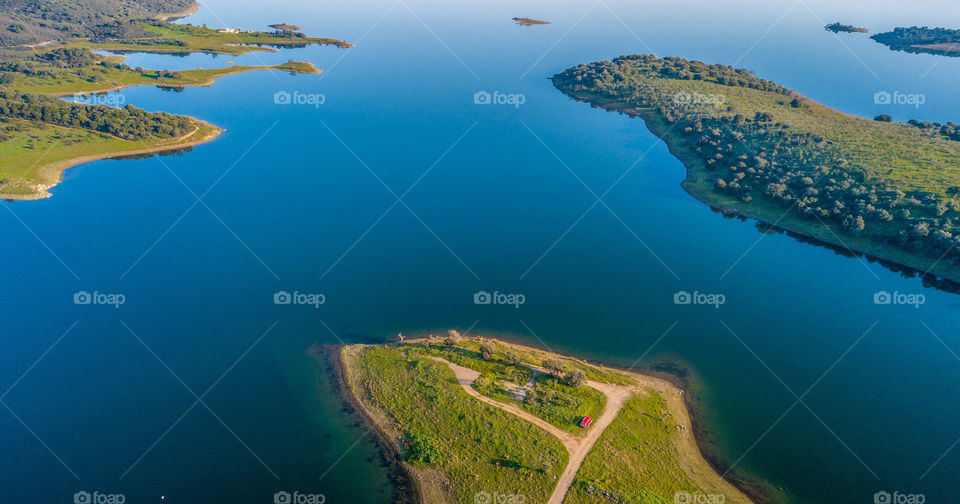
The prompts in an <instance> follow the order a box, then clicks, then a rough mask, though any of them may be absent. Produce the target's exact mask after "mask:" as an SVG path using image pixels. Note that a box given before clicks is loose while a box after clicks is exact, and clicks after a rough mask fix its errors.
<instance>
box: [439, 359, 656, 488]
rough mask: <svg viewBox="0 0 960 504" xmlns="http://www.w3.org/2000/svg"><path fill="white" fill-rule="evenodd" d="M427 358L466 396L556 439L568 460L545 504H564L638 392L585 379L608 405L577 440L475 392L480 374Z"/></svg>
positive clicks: (519, 410)
mask: <svg viewBox="0 0 960 504" xmlns="http://www.w3.org/2000/svg"><path fill="white" fill-rule="evenodd" d="M428 358H429V359H432V360H435V361H437V362H442V363H444V364H446V365H447V366H448V367H449V368H450V369H451V370H452V371H453V374H454V376H456V378H457V382H459V383H460V387H462V388H463V390H464V391H465V392H466V393H467V395H470V396H472V397H475V398H477V399H478V400H479V401H481V402H483V403H486V404H489V405H490V406H493V407H495V408H500V409H502V410H504V411H506V412H508V413H510V414H513V415H516V416H518V417H520V418H522V419H524V420H526V421H528V422H530V423H532V424H534V425H536V426H537V427H540V428H541V429H543V430H545V431H547V432H549V433H550V434H552V435H553V436H554V437H556V438H557V439H559V440H560V442H561V443H563V446H564V447H565V448H566V449H567V452H568V453H569V454H570V457H569V459H568V460H567V466H566V467H565V468H564V469H563V473H562V474H561V475H560V479H559V480H558V481H557V486H556V487H555V488H554V489H553V494H551V495H550V500H549V501H547V504H562V503H563V498H564V497H566V495H567V491H569V490H570V485H572V484H573V479H574V477H576V475H577V471H579V470H580V466H581V465H582V464H583V459H585V458H586V457H587V454H588V453H590V449H592V448H593V445H595V444H596V443H597V440H599V439H600V436H601V435H602V434H603V431H604V430H605V429H606V428H607V427H609V426H610V424H611V423H613V420H614V419H615V418H617V414H618V413H620V410H621V409H622V408H623V405H624V403H626V401H627V399H629V398H630V396H631V395H633V394H634V393H635V392H637V389H636V388H635V387H625V386H622V385H612V384H609V383H599V382H595V381H589V380H588V381H587V382H586V383H587V385H588V386H589V387H591V388H594V389H597V390H599V391H600V392H602V393H603V394H604V395H605V396H606V397H607V405H606V407H605V408H604V410H603V413H602V414H600V416H599V417H597V418H595V419H594V420H593V425H592V426H591V427H590V428H589V429H587V435H586V436H583V437H578V436H574V435H573V434H570V433H569V432H566V431H563V430H561V429H559V428H557V427H556V426H554V425H551V424H549V423H547V422H546V421H544V420H541V419H540V418H539V417H536V416H534V415H532V414H530V413H528V412H526V411H523V410H522V409H520V408H518V407H517V406H514V405H512V404H506V403H502V402H500V401H495V400H493V399H490V398H489V397H487V396H484V395H482V394H480V392H477V390H476V389H474V388H473V382H475V381H476V380H477V378H478V377H480V374H481V373H480V372H479V371H475V370H473V369H470V368H466V367H463V366H460V365H457V364H454V363H452V362H450V361H448V360H446V359H443V358H440V357H428Z"/></svg>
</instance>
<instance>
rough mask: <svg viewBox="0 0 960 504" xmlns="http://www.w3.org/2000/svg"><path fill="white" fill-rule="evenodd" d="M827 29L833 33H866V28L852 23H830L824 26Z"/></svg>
mask: <svg viewBox="0 0 960 504" xmlns="http://www.w3.org/2000/svg"><path fill="white" fill-rule="evenodd" d="M824 28H825V29H826V30H827V31H832V32H833V33H840V32H844V33H867V31H868V30H867V29H866V28H859V27H857V26H853V25H845V24H840V23H830V24H828V25H827V26H825V27H824Z"/></svg>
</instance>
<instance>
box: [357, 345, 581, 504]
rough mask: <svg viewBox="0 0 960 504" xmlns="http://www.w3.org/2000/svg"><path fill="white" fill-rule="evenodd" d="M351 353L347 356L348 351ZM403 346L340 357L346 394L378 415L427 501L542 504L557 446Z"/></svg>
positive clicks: (559, 462) (552, 478)
mask: <svg viewBox="0 0 960 504" xmlns="http://www.w3.org/2000/svg"><path fill="white" fill-rule="evenodd" d="M351 350H352V351H351ZM404 350H405V349H404V348H403V347H400V348H398V347H382V346H381V347H348V348H346V349H344V352H343V353H342V354H341V357H342V358H343V364H344V368H345V372H346V379H347V383H349V385H350V387H351V392H352V393H353V394H355V395H356V396H357V397H358V399H359V400H360V401H361V402H362V403H364V404H365V405H368V406H370V407H372V408H376V410H377V412H376V413H373V414H375V415H383V418H382V419H384V420H386V421H385V422H383V423H382V424H379V426H380V428H381V429H383V430H385V431H386V432H385V435H386V436H387V437H388V438H389V439H390V440H391V442H392V443H394V444H395V448H396V449H397V450H398V452H399V453H402V454H403V455H402V456H403V458H404V460H405V462H406V467H407V469H408V470H409V471H411V472H412V473H414V474H415V475H419V477H417V479H418V480H419V481H420V483H421V486H422V485H428V486H429V487H430V488H428V489H424V490H425V491H426V493H427V494H428V495H432V496H434V497H433V498H434V499H436V500H428V501H427V502H458V503H472V502H474V496H475V495H476V494H477V493H478V492H481V491H483V492H489V493H493V492H495V491H496V492H500V493H505V494H507V493H509V494H513V493H522V494H523V495H525V496H526V499H527V502H546V501H547V498H548V497H549V495H550V493H551V492H552V490H553V487H554V485H555V482H556V478H557V477H559V475H560V472H561V471H562V470H563V468H564V466H565V465H566V463H567V452H566V450H565V449H564V447H563V445H562V444H561V443H560V441H559V440H557V439H556V438H554V437H553V436H551V435H550V434H548V433H546V432H544V431H542V430H540V429H539V428H537V427H535V426H534V425H532V424H529V423H527V422H523V421H519V420H517V419H516V418H515V417H513V416H511V415H510V414H509V413H506V412H504V411H501V410H499V409H497V408H494V407H492V406H488V405H485V404H483V403H481V402H479V401H477V400H476V399H474V398H472V397H469V396H467V395H466V394H464V393H463V391H462V390H461V389H460V386H459V385H458V384H457V381H456V379H455V378H454V375H453V372H452V371H450V369H449V368H448V367H447V366H446V365H444V364H442V363H440V362H436V361H433V360H431V359H428V358H425V357H421V356H416V355H413V356H408V355H404Z"/></svg>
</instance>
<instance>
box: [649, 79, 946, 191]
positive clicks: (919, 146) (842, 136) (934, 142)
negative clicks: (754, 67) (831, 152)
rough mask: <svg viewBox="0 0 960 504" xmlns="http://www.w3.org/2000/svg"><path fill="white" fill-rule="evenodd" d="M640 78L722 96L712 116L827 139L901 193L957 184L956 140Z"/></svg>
mask: <svg viewBox="0 0 960 504" xmlns="http://www.w3.org/2000/svg"><path fill="white" fill-rule="evenodd" d="M644 80H648V81H651V82H652V83H653V85H654V86H656V87H657V88H660V89H664V90H666V91H667V92H668V93H671V94H672V93H674V92H678V91H686V92H689V93H691V94H692V93H700V94H703V95H722V96H723V97H724V98H725V103H724V105H725V106H724V107H721V108H719V109H718V110H717V111H716V113H717V114H723V115H728V116H729V115H735V114H743V115H749V116H750V117H753V115H754V114H755V113H756V112H766V113H769V114H770V115H771V116H773V121H774V122H779V123H783V124H787V125H789V126H790V129H791V131H793V132H794V133H810V134H813V135H817V136H821V137H824V138H826V139H828V140H829V141H831V142H832V143H833V145H834V146H837V147H839V148H840V150H841V152H842V153H843V154H844V157H845V159H846V160H847V161H848V162H849V164H850V165H851V166H859V167H864V168H866V169H867V170H868V172H869V173H870V175H871V177H875V178H878V179H883V180H884V181H886V182H889V183H892V184H893V185H895V186H896V187H898V188H899V189H901V190H903V191H905V192H914V191H921V192H930V193H934V194H937V195H940V196H943V197H945V198H946V199H950V197H948V195H947V193H946V190H947V188H948V187H950V186H960V169H958V168H960V142H957V141H952V140H948V139H945V138H942V137H931V136H928V135H924V134H922V132H921V131H920V130H919V129H918V128H916V127H913V126H910V125H907V124H903V123H883V122H878V121H873V120H869V119H864V118H860V117H854V116H851V115H847V114H843V113H841V112H838V111H836V110H833V109H831V108H828V107H825V106H822V105H819V104H816V103H813V102H809V101H807V102H806V105H805V106H803V107H799V108H794V107H791V106H790V103H789V101H790V98H788V97H784V96H783V95H778V94H775V93H770V92H765V91H760V90H756V89H750V88H745V87H734V86H724V85H720V84H715V83H713V82H706V81H682V80H675V79H663V78H658V79H651V78H644ZM726 107H730V110H728V109H727V108H726Z"/></svg>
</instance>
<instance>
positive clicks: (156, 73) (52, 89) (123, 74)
mask: <svg viewBox="0 0 960 504" xmlns="http://www.w3.org/2000/svg"><path fill="white" fill-rule="evenodd" d="M73 53H79V54H85V55H88V56H89V57H90V59H89V60H85V61H83V62H81V61H77V62H75V63H72V64H63V63H62V62H63V61H64V60H63V59H54V60H53V61H50V62H48V61H47V58H49V57H50V55H54V56H60V55H65V54H73ZM65 58H66V57H65ZM74 59H76V60H80V58H79V57H74ZM253 70H277V71H283V72H292V73H305V74H316V73H320V71H319V70H317V68H316V67H314V66H313V65H311V64H310V63H301V62H295V61H291V62H288V63H283V64H279V65H269V66H250V65H232V66H228V67H224V68H211V69H197V70H179V71H176V72H171V71H168V70H147V69H143V68H139V67H138V68H131V67H130V66H128V65H126V64H124V63H123V57H119V56H101V55H99V54H95V53H91V52H90V51H89V50H88V49H79V48H74V49H57V50H55V51H51V52H49V53H42V54H40V55H37V56H34V57H32V58H30V59H27V60H20V61H14V62H6V63H0V82H2V85H0V89H8V90H11V91H14V92H18V93H40V94H46V95H52V96H65V95H72V94H88V93H95V92H101V91H110V90H114V89H121V88H125V87H130V86H143V85H152V86H158V87H163V88H174V89H179V88H183V87H189V86H209V85H212V84H213V83H214V81H216V79H218V78H220V77H223V76H225V75H233V74H237V73H242V72H249V71H253Z"/></svg>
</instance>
